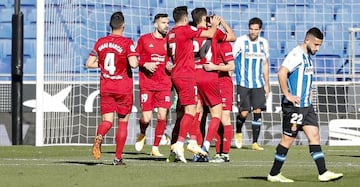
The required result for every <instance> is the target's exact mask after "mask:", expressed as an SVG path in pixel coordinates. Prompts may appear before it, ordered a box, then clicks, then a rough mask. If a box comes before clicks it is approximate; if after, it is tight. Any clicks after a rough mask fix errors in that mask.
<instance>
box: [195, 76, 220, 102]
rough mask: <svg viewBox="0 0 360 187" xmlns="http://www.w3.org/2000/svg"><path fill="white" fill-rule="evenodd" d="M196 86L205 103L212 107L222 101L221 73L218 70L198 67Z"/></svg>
mask: <svg viewBox="0 0 360 187" xmlns="http://www.w3.org/2000/svg"><path fill="white" fill-rule="evenodd" d="M196 86H197V88H198V92H199V98H200V100H201V102H202V104H203V105H206V106H210V107H212V106H215V105H218V104H220V103H221V94H220V85H219V75H218V73H217V72H206V71H205V70H203V69H196Z"/></svg>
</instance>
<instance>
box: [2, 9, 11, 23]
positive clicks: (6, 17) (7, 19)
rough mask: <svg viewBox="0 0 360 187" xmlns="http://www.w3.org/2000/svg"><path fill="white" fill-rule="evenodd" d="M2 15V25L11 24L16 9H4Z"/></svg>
mask: <svg viewBox="0 0 360 187" xmlns="http://www.w3.org/2000/svg"><path fill="white" fill-rule="evenodd" d="M0 14H1V16H0V23H11V20H12V15H13V14H14V8H2V9H0Z"/></svg>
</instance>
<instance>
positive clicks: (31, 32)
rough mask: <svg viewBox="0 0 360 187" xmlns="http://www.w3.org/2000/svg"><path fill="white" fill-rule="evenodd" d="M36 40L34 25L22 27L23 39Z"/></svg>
mask: <svg viewBox="0 0 360 187" xmlns="http://www.w3.org/2000/svg"><path fill="white" fill-rule="evenodd" d="M35 38H36V24H26V25H24V39H35Z"/></svg>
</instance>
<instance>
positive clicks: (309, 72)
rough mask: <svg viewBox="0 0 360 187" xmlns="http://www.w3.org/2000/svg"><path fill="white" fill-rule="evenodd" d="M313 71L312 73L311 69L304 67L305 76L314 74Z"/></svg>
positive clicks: (310, 67)
mask: <svg viewBox="0 0 360 187" xmlns="http://www.w3.org/2000/svg"><path fill="white" fill-rule="evenodd" d="M313 71H314V70H313V67H312V66H308V67H305V70H304V73H305V75H312V74H313V73H314V72H313Z"/></svg>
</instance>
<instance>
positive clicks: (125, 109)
mask: <svg viewBox="0 0 360 187" xmlns="http://www.w3.org/2000/svg"><path fill="white" fill-rule="evenodd" d="M132 106H133V94H132V93H128V94H120V93H100V109H101V115H103V114H107V113H112V112H117V113H118V114H121V115H126V114H130V112H131V109H132Z"/></svg>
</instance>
